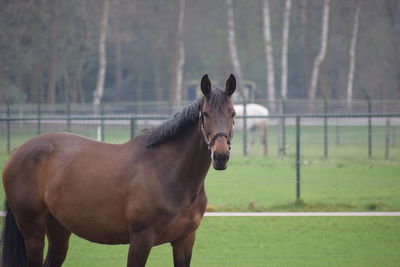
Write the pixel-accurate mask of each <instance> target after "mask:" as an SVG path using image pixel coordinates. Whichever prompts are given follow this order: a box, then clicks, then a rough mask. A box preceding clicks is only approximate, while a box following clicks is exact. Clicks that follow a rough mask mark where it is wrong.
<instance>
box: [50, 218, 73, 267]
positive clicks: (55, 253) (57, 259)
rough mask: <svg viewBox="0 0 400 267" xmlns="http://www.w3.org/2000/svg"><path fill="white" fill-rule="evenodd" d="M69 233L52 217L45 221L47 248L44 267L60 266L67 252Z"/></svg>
mask: <svg viewBox="0 0 400 267" xmlns="http://www.w3.org/2000/svg"><path fill="white" fill-rule="evenodd" d="M70 235H71V233H70V232H68V231H67V230H66V229H65V228H64V227H63V226H62V225H61V224H60V223H59V222H58V221H57V220H56V219H55V218H54V217H53V216H51V215H50V217H49V219H48V221H47V238H48V240H49V248H48V251H47V257H46V261H45V263H44V266H45V267H47V266H48V267H50V266H51V267H58V266H61V265H62V264H63V262H64V260H65V257H66V255H67V250H68V242H69V237H70Z"/></svg>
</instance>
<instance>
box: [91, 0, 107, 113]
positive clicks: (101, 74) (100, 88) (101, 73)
mask: <svg viewBox="0 0 400 267" xmlns="http://www.w3.org/2000/svg"><path fill="white" fill-rule="evenodd" d="M108 12H109V0H104V8H103V16H102V19H101V25H100V38H99V70H98V73H97V83H96V90H95V91H94V92H93V104H94V105H95V109H96V110H98V106H99V105H100V103H101V99H102V97H103V93H104V80H105V75H106V68H107V60H106V38H107V28H108Z"/></svg>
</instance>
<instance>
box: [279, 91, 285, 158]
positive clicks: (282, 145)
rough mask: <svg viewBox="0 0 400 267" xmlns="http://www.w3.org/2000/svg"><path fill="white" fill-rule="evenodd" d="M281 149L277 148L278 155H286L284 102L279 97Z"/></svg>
mask: <svg viewBox="0 0 400 267" xmlns="http://www.w3.org/2000/svg"><path fill="white" fill-rule="evenodd" d="M281 110H282V117H281V142H280V143H281V147H280V148H279V155H281V156H285V155H286V115H285V114H286V101H285V99H284V98H283V97H281Z"/></svg>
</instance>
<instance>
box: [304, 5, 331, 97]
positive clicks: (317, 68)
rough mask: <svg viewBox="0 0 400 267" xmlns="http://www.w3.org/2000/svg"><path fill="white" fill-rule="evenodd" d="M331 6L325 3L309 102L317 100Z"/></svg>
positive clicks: (326, 44) (326, 46)
mask: <svg viewBox="0 0 400 267" xmlns="http://www.w3.org/2000/svg"><path fill="white" fill-rule="evenodd" d="M330 4H331V0H325V1H324V10H323V17H322V27H321V45H320V50H319V53H318V55H317V57H316V58H315V60H314V64H313V68H312V73H311V80H310V88H309V91H308V99H309V100H314V99H315V98H316V94H317V85H318V78H319V71H320V67H321V64H322V62H323V61H324V59H325V56H326V51H327V48H328V32H329V12H330Z"/></svg>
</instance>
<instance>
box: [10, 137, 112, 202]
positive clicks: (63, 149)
mask: <svg viewBox="0 0 400 267" xmlns="http://www.w3.org/2000/svg"><path fill="white" fill-rule="evenodd" d="M98 146H102V145H101V143H98V142H95V141H92V140H90V139H88V138H85V137H81V136H78V135H74V134H68V133H49V134H43V135H40V136H37V137H34V138H32V139H30V140H28V141H27V142H25V143H24V144H22V145H21V146H19V147H18V148H17V149H16V150H15V151H14V152H13V153H12V155H11V157H10V159H9V160H8V161H7V163H6V165H5V167H4V170H3V185H4V189H5V192H6V197H7V199H8V201H9V202H10V204H11V206H12V205H13V203H16V202H21V203H29V202H31V203H36V204H37V205H39V206H42V205H44V198H45V190H46V187H47V185H48V184H51V179H52V178H53V177H59V176H60V173H62V172H63V171H64V172H65V170H66V169H67V166H68V165H69V164H72V163H73V162H75V160H79V158H80V154H82V151H88V150H91V149H94V150H96V149H97V148H94V147H98ZM103 150H105V149H103ZM94 153H96V152H94ZM82 167H84V166H82ZM39 202H40V203H39Z"/></svg>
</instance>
